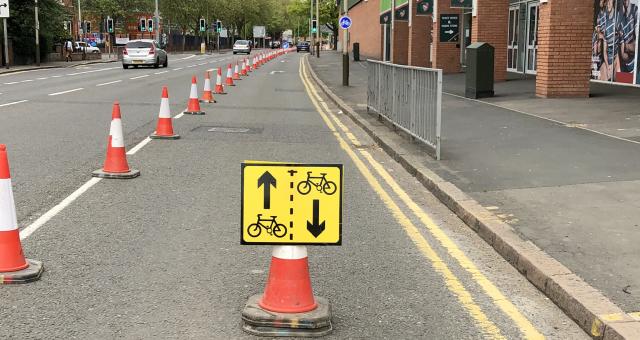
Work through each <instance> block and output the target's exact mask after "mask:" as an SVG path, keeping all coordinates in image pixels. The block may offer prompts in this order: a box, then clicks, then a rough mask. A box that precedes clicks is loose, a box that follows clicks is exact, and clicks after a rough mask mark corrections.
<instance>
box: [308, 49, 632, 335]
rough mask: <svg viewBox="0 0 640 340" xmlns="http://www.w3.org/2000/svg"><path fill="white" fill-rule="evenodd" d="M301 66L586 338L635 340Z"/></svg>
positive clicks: (536, 251) (578, 284)
mask: <svg viewBox="0 0 640 340" xmlns="http://www.w3.org/2000/svg"><path fill="white" fill-rule="evenodd" d="M304 62H305V63H307V66H309V67H307V69H308V70H309V72H310V74H311V77H312V78H313V80H314V81H315V82H316V84H317V85H318V86H319V87H320V88H321V89H322V91H323V92H324V93H325V94H326V95H327V96H328V97H329V98H330V99H331V100H332V101H333V102H334V103H335V104H336V105H337V106H338V107H339V108H340V109H341V110H342V111H343V112H344V113H345V114H346V115H348V116H349V117H350V118H351V119H352V120H353V121H354V122H355V123H356V124H357V125H358V126H360V127H361V128H362V129H364V130H365V131H366V132H367V134H369V135H370V136H371V138H373V140H374V141H375V142H376V143H377V144H378V145H379V146H380V147H382V149H383V150H385V152H386V153H387V154H389V156H391V157H392V158H393V159H395V160H396V161H397V162H399V163H400V164H402V166H403V167H404V168H405V169H406V170H407V171H408V172H409V173H410V174H412V175H413V176H415V177H416V178H417V179H418V181H420V183H422V185H423V186H424V187H425V188H427V189H428V190H429V191H431V193H433V195H434V196H436V197H437V198H438V199H439V200H440V201H441V202H442V203H443V204H445V205H446V206H447V207H448V208H449V209H450V210H451V211H453V212H454V213H455V214H456V215H457V216H458V217H459V218H460V219H461V220H462V221H464V222H465V224H466V225H467V226H468V227H470V228H471V229H473V230H474V231H475V232H476V233H477V234H478V235H480V237H482V239H484V240H485V241H486V242H487V243H488V244H490V245H491V246H492V247H493V248H494V249H495V250H496V251H497V252H498V253H499V254H500V255H501V256H502V257H503V258H504V259H505V260H507V262H509V263H510V264H511V265H512V266H513V267H515V268H516V269H517V270H518V271H519V272H520V273H521V274H522V275H524V276H525V277H526V278H527V279H528V280H529V281H530V282H531V283H533V285H535V286H536V287H537V288H538V289H539V290H540V291H541V292H543V293H544V294H545V295H546V296H547V297H548V298H549V299H551V301H553V302H554V303H555V304H556V305H557V306H559V307H560V308H561V309H562V310H563V311H564V312H565V314H567V315H568V316H569V317H570V318H571V319H573V320H574V321H575V322H576V323H577V324H578V325H579V326H580V327H581V328H582V329H583V330H584V331H585V332H587V334H589V335H590V336H591V337H592V338H594V339H602V340H622V339H627V340H637V339H640V321H638V320H636V319H634V318H632V317H631V316H629V315H627V314H626V313H624V311H623V310H622V309H620V307H618V306H617V305H615V304H614V303H613V302H611V301H610V300H609V299H608V298H606V297H605V296H604V295H602V293H601V292H600V291H598V290H596V289H595V288H593V287H591V286H590V285H589V284H588V283H586V282H585V281H584V280H582V279H581V278H580V277H578V276H577V275H576V274H574V273H572V272H571V270H569V269H568V268H567V267H565V266H564V265H562V264H561V263H560V262H558V261H557V260H555V259H554V258H552V257H551V256H549V255H547V254H546V253H545V252H544V251H543V250H541V249H540V248H538V247H537V246H536V245H534V244H533V243H532V242H529V241H525V240H523V239H522V238H521V237H520V236H519V235H518V234H517V233H516V232H515V230H513V228H512V227H511V226H510V225H508V224H507V223H505V222H503V221H501V220H500V219H498V218H497V217H496V216H495V215H494V214H493V213H491V212H490V211H489V210H487V209H485V208H484V207H483V206H482V205H480V204H479V203H478V202H477V201H476V200H474V199H473V198H471V197H470V196H468V195H467V194H465V193H464V192H462V191H461V190H460V189H458V187H456V186H455V185H454V184H453V183H450V182H447V181H445V180H444V179H442V178H441V177H440V176H438V175H437V174H435V173H434V172H433V171H431V170H430V169H428V168H427V167H426V166H424V165H423V164H422V162H421V161H420V157H418V156H415V155H412V154H411V153H410V152H409V151H408V150H406V149H405V148H404V147H403V146H402V145H401V144H399V143H397V142H396V141H394V139H393V138H389V137H388V136H389V133H390V132H389V131H390V130H389V129H388V128H387V127H386V126H375V125H372V124H371V123H370V122H368V121H367V120H366V119H363V118H362V117H361V116H360V115H359V114H358V113H356V112H355V111H354V110H353V109H352V108H351V107H350V106H349V105H348V104H346V103H345V102H344V101H343V100H342V99H341V98H340V97H338V96H336V95H335V94H334V93H333V91H331V89H330V88H329V87H328V86H326V85H325V84H324V83H323V82H322V80H320V78H319V77H318V76H317V75H316V73H315V71H314V70H313V67H311V64H310V63H309V61H308V59H307V58H304ZM394 134H395V133H394Z"/></svg>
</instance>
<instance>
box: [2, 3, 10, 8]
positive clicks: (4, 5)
mask: <svg viewBox="0 0 640 340" xmlns="http://www.w3.org/2000/svg"><path fill="white" fill-rule="evenodd" d="M7 6H9V5H8V4H7V3H4V4H2V5H0V7H7Z"/></svg>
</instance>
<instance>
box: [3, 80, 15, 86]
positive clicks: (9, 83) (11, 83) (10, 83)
mask: <svg viewBox="0 0 640 340" xmlns="http://www.w3.org/2000/svg"><path fill="white" fill-rule="evenodd" d="M17 83H19V82H17V81H11V82H8V83H3V84H5V85H13V84H17Z"/></svg>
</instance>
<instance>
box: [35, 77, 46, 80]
mask: <svg viewBox="0 0 640 340" xmlns="http://www.w3.org/2000/svg"><path fill="white" fill-rule="evenodd" d="M36 79H38V80H47V79H49V77H42V78H36Z"/></svg>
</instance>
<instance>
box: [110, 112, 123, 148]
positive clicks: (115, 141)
mask: <svg viewBox="0 0 640 340" xmlns="http://www.w3.org/2000/svg"><path fill="white" fill-rule="evenodd" d="M109 136H111V147H112V148H124V136H123V134H122V120H120V119H118V118H116V119H113V120H112V121H111V128H110V129H109Z"/></svg>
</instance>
